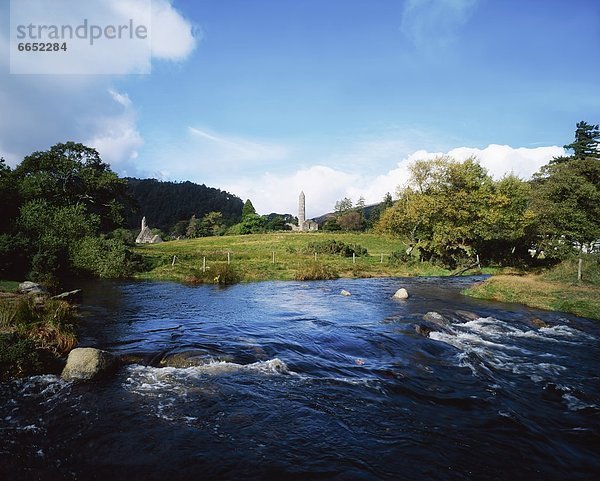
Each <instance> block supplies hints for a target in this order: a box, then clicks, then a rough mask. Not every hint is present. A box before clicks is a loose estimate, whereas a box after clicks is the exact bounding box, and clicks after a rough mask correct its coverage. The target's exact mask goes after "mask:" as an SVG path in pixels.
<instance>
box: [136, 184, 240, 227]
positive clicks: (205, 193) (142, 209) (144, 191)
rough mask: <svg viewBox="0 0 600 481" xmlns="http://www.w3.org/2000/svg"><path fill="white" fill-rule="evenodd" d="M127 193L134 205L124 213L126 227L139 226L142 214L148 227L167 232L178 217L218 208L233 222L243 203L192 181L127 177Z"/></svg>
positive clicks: (198, 217)
mask: <svg viewBox="0 0 600 481" xmlns="http://www.w3.org/2000/svg"><path fill="white" fill-rule="evenodd" d="M125 180H126V181H127V193H128V195H129V196H130V197H131V199H132V200H133V205H132V206H130V207H128V208H127V209H126V212H125V220H126V223H127V227H129V228H131V229H135V228H138V227H139V225H140V222H141V220H142V217H143V216H146V221H147V222H148V225H149V226H150V227H151V228H155V227H157V228H159V229H161V230H162V231H164V232H167V233H168V232H169V231H170V230H171V229H172V228H173V226H174V225H175V224H176V223H177V222H178V221H181V220H188V219H190V217H192V215H195V216H196V218H197V219H201V218H202V217H203V216H204V215H205V214H206V213H208V212H212V211H218V212H221V213H222V214H223V219H224V220H225V221H226V222H227V223H235V222H236V221H237V220H238V219H239V218H240V217H241V215H242V207H243V205H244V203H243V202H242V199H240V198H239V197H237V196H235V195H233V194H230V193H229V192H225V191H222V190H220V189H215V188H212V187H207V186H206V185H204V184H202V185H198V184H194V183H192V182H162V181H159V180H156V179H135V178H131V177H127V178H126V179H125Z"/></svg>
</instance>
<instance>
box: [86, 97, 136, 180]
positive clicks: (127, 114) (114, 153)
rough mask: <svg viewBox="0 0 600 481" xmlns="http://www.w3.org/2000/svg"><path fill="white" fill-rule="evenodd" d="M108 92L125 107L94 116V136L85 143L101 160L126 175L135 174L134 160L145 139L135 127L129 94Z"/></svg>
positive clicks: (134, 117) (134, 115) (134, 116)
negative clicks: (118, 110) (96, 152)
mask: <svg viewBox="0 0 600 481" xmlns="http://www.w3.org/2000/svg"><path fill="white" fill-rule="evenodd" d="M108 93H109V94H110V96H111V97H112V99H113V100H114V101H115V103H117V104H118V105H119V106H120V107H122V111H121V112H120V113H118V114H116V115H112V116H107V117H100V118H95V119H94V121H93V123H94V128H93V130H94V132H95V134H94V135H93V137H91V138H89V139H87V140H85V141H84V144H86V145H89V146H90V147H94V148H95V149H96V150H98V152H99V153H100V156H101V157H102V160H103V161H105V162H108V163H110V164H111V165H112V167H113V169H118V170H119V171H120V172H121V173H122V174H124V175H134V174H135V173H136V171H137V168H136V166H135V164H134V162H133V161H134V160H135V159H136V158H137V157H138V151H137V149H139V148H140V147H141V146H142V145H143V144H144V141H143V139H142V136H141V135H140V133H139V132H138V131H137V128H136V123H135V121H136V114H135V111H134V109H133V106H132V104H131V100H130V99H129V96H128V95H127V94H121V93H119V92H116V91H115V90H112V89H109V90H108Z"/></svg>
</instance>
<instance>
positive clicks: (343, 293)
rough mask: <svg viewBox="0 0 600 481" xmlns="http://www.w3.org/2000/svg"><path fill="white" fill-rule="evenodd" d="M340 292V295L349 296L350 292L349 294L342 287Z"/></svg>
mask: <svg viewBox="0 0 600 481" xmlns="http://www.w3.org/2000/svg"><path fill="white" fill-rule="evenodd" d="M340 294H341V295H342V296H351V295H352V294H350V293H349V292H348V291H347V290H346V289H342V292H340Z"/></svg>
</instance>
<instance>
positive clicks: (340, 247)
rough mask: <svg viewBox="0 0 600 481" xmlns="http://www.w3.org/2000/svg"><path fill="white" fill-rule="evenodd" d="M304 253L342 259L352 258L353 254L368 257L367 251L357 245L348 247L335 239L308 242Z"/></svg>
mask: <svg viewBox="0 0 600 481" xmlns="http://www.w3.org/2000/svg"><path fill="white" fill-rule="evenodd" d="M304 252H305V253H307V254H314V253H317V254H330V255H340V256H342V257H352V255H353V254H355V255H356V256H357V257H360V256H368V255H369V253H368V251H367V249H365V248H364V247H362V246H360V245H358V244H350V245H349V244H345V243H344V242H341V241H336V240H335V239H329V240H324V241H315V242H309V243H308V245H307V246H306V247H305V248H304Z"/></svg>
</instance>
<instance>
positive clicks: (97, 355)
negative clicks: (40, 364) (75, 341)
mask: <svg viewBox="0 0 600 481" xmlns="http://www.w3.org/2000/svg"><path fill="white" fill-rule="evenodd" d="M117 365H118V362H117V358H116V357H115V356H113V355H112V354H111V353H110V352H107V351H102V350H100V349H95V348H93V347H83V348H82V347H79V348H76V349H73V350H72V351H71V352H70V353H69V357H68V358H67V365H66V366H65V368H64V369H63V372H62V374H61V377H62V378H63V379H65V380H67V381H93V380H95V379H98V378H101V377H103V376H106V375H107V374H110V373H111V372H113V371H114V370H116V368H117Z"/></svg>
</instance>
